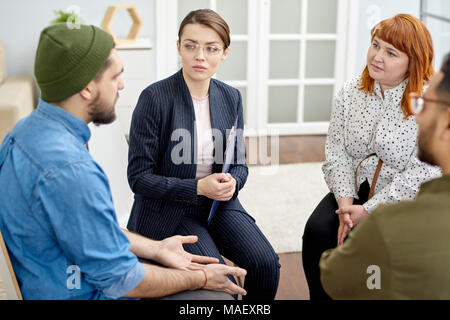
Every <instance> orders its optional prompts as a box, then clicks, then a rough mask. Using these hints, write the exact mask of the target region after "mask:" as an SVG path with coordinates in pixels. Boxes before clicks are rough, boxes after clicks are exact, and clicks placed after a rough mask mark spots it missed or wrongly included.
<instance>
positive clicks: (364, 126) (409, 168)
mask: <svg viewBox="0 0 450 320" xmlns="http://www.w3.org/2000/svg"><path fill="white" fill-rule="evenodd" d="M359 83H360V78H359V77H357V78H354V79H352V80H350V81H348V82H346V83H345V84H344V86H343V88H342V89H341V90H340V91H339V92H338V93H337V94H336V96H335V97H334V105H333V112H332V115H331V120H330V126H329V130H328V136H327V141H326V145H325V154H326V160H325V162H324V164H323V167H322V170H323V172H324V175H325V181H326V183H327V185H328V188H329V189H330V191H331V192H332V193H334V195H335V197H336V200H337V199H340V198H342V197H354V198H358V197H357V194H356V193H355V169H356V166H357V165H358V163H359V162H360V161H361V160H362V159H364V158H365V157H366V156H368V155H369V154H372V153H376V156H373V157H370V158H369V159H367V160H365V161H363V162H362V164H361V166H360V167H359V169H358V185H360V184H361V183H363V182H364V181H365V180H366V179H367V180H368V182H369V184H372V178H373V175H374V173H375V169H376V166H377V163H378V159H379V158H380V159H382V160H383V166H382V168H381V171H380V175H379V177H378V181H377V184H376V187H375V192H374V196H373V197H372V198H371V199H370V200H369V201H367V202H366V203H365V204H364V205H363V206H364V208H365V209H366V210H367V212H369V213H371V212H372V211H373V210H374V209H375V208H376V207H377V205H378V204H380V203H394V202H398V201H401V200H410V199H414V198H415V196H416V194H417V192H418V191H419V187H420V185H421V184H422V183H423V182H425V181H428V180H431V179H434V178H437V177H439V176H441V171H440V169H439V168H438V167H434V166H430V165H428V164H425V163H423V162H421V161H419V160H418V158H417V129H418V128H417V124H416V121H415V119H414V116H410V117H408V118H407V119H405V120H404V119H403V118H404V115H403V112H402V110H401V106H400V103H401V100H402V96H403V92H404V90H405V87H406V85H407V83H408V79H406V80H405V81H403V82H402V83H401V84H399V85H398V86H397V87H395V88H393V89H389V90H385V91H384V99H383V97H382V93H381V88H380V85H379V83H378V82H376V81H375V93H374V94H367V93H365V92H363V91H361V90H358V87H359Z"/></svg>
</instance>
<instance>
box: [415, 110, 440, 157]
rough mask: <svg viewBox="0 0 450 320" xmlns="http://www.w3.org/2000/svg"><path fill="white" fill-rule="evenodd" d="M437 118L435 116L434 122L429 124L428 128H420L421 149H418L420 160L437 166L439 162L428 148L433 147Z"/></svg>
mask: <svg viewBox="0 0 450 320" xmlns="http://www.w3.org/2000/svg"><path fill="white" fill-rule="evenodd" d="M436 123H437V119H436V118H434V120H433V121H432V123H430V125H429V126H428V128H427V129H426V130H419V135H418V138H417V139H418V145H419V149H418V151H417V157H418V158H419V160H420V161H422V162H425V163H428V164H431V165H432V166H437V165H438V163H437V161H436V159H435V157H434V155H433V154H432V152H430V151H429V149H428V148H430V147H431V143H432V137H433V134H434V128H436Z"/></svg>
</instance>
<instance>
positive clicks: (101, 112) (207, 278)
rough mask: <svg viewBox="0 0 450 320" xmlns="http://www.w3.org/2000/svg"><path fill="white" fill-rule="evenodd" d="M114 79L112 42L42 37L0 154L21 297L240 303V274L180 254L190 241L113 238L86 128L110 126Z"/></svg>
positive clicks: (81, 32) (80, 32)
mask: <svg viewBox="0 0 450 320" xmlns="http://www.w3.org/2000/svg"><path fill="white" fill-rule="evenodd" d="M122 72H123V65H122V62H121V60H120V58H119V57H118V55H117V52H116V50H115V49H114V42H113V39H112V37H111V36H110V35H109V34H108V33H106V32H104V31H103V30H101V29H99V28H97V27H94V26H85V25H81V26H80V28H79V29H73V28H72V29H70V28H68V27H67V26H66V24H56V25H53V26H50V27H47V28H45V29H44V30H43V31H42V33H41V36H40V39H39V45H38V48H37V52H36V61H35V75H36V79H37V82H38V84H39V87H40V89H41V99H39V105H38V106H37V109H36V110H35V111H33V113H32V114H31V115H30V116H28V117H26V118H24V119H22V120H21V121H19V122H18V123H17V125H16V126H15V127H14V129H13V130H12V131H11V132H9V133H8V134H7V136H6V137H5V139H4V140H3V143H2V145H1V148H0V190H1V192H0V229H1V232H2V234H3V237H4V240H5V242H6V244H7V246H8V251H9V254H10V258H11V262H12V265H13V268H14V271H15V273H16V276H17V279H18V282H19V286H20V290H21V293H22V295H23V297H24V298H25V299H118V298H137V297H163V296H168V295H173V294H175V293H178V292H181V291H186V290H196V289H207V290H197V291H188V292H192V294H188V293H181V294H179V295H178V297H179V298H185V299H193V298H200V299H221V298H222V299H226V298H230V296H229V295H228V294H226V293H224V292H227V293H229V294H245V291H244V290H243V289H242V288H240V287H238V286H236V285H235V284H233V283H232V282H231V281H230V280H228V277H227V274H233V275H236V276H244V275H245V273H246V272H245V270H243V269H240V268H234V267H229V266H224V265H221V264H218V263H217V262H218V261H217V259H215V258H210V257H201V256H196V255H191V254H189V253H187V252H186V251H184V250H183V244H185V243H194V242H196V241H197V237H195V236H187V237H182V236H175V237H171V238H167V239H164V240H162V241H153V240H150V239H147V238H144V237H142V236H139V235H137V234H133V233H131V232H128V231H127V230H121V229H120V227H119V225H118V222H117V219H116V215H115V211H114V206H113V202H112V198H111V192H110V189H109V184H108V179H107V177H106V175H105V173H104V172H103V170H102V169H101V168H100V166H99V165H98V164H97V163H96V162H95V161H94V160H93V159H92V157H91V155H90V154H89V151H88V149H87V145H88V141H89V138H90V130H89V128H88V126H87V124H88V123H90V122H94V123H96V124H107V123H111V122H112V121H114V119H115V112H114V104H115V102H116V101H117V98H118V96H119V93H118V92H119V91H120V90H122V89H123V88H124V84H123V82H122V79H121V74H122ZM137 256H139V257H140V258H143V259H148V260H153V261H155V262H157V263H159V264H161V265H163V266H166V267H162V266H161V267H160V266H157V265H156V264H143V263H141V262H140V261H139V260H138V258H137ZM202 263H211V264H207V265H203V264H202ZM213 291H223V292H220V293H219V292H216V293H213ZM183 294H185V295H183Z"/></svg>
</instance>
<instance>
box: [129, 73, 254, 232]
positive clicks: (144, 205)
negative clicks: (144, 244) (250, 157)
mask: <svg viewBox="0 0 450 320" xmlns="http://www.w3.org/2000/svg"><path fill="white" fill-rule="evenodd" d="M209 105H210V114H211V127H212V128H213V129H217V130H220V132H221V138H220V135H218V136H215V137H214V152H215V153H216V152H220V153H222V154H223V152H224V146H225V145H226V138H227V134H228V133H229V130H230V129H231V127H232V126H233V125H234V122H235V120H236V117H238V125H237V127H238V128H240V129H243V111H242V101H241V95H240V93H239V91H238V90H237V89H235V88H232V87H230V86H228V85H226V84H224V83H223V82H221V81H218V80H216V79H211V82H210V87H209ZM227 130H228V131H227ZM216 132H218V131H216ZM180 134H181V135H184V136H183V137H181V138H180ZM186 134H187V137H188V138H186ZM195 141H196V129H195V113H194V106H193V102H192V97H191V95H190V93H189V89H188V87H187V85H186V82H185V81H184V78H183V74H182V70H180V71H178V72H177V73H175V74H174V75H172V76H171V77H169V78H167V79H164V80H161V81H158V82H156V83H154V84H152V85H150V86H148V87H147V88H146V89H144V90H143V91H142V93H141V95H140V97H139V100H138V103H137V105H136V108H135V110H134V112H133V117H132V122H131V129H130V147H129V153H128V182H129V184H130V187H131V189H132V191H133V192H134V194H135V196H134V204H133V208H132V211H131V215H130V220H129V221H128V226H127V227H128V229H129V230H131V231H135V232H138V233H140V234H142V235H144V236H147V237H150V238H152V239H155V240H160V239H163V238H166V237H168V236H172V235H173V234H174V232H175V229H176V227H177V226H178V224H179V223H180V221H181V218H182V217H183V215H184V213H185V212H186V210H187V208H188V207H192V206H193V205H194V206H195V205H205V206H208V205H210V204H212V200H210V199H208V198H206V197H204V196H198V195H197V181H198V180H196V179H195V174H196V171H197V165H196V164H195V163H196V157H197V152H196V148H195V147H196V143H195ZM235 154H236V157H235V159H234V162H233V164H232V165H231V167H230V171H229V173H230V174H231V175H232V176H233V178H234V179H236V182H237V185H236V192H235V194H234V196H233V197H232V199H230V200H229V201H227V202H222V203H221V204H220V206H219V208H218V210H223V209H234V210H238V211H242V212H243V213H246V212H245V209H244V208H243V207H242V205H241V204H240V202H239V200H238V198H237V195H238V192H239V190H240V189H241V188H242V187H243V186H244V184H245V181H246V180H247V175H248V168H247V165H246V164H245V143H244V138H243V135H242V131H240V130H238V140H237V143H236V148H235ZM174 156H176V157H177V158H180V157H181V158H182V159H184V161H183V162H182V163H179V161H178V160H177V161H174ZM217 162H220V163H216V162H215V163H214V164H213V165H212V171H213V173H216V172H221V170H222V162H223V161H217Z"/></svg>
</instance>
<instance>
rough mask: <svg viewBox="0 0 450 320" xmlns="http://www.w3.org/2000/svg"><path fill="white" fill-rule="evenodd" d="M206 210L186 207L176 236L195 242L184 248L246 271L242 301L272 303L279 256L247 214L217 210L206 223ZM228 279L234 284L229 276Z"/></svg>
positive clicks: (205, 208) (197, 207) (278, 273)
mask: <svg viewBox="0 0 450 320" xmlns="http://www.w3.org/2000/svg"><path fill="white" fill-rule="evenodd" d="M208 213H209V206H207V207H206V206H192V207H189V208H188V210H187V212H186V214H185V215H184V217H183V219H182V221H181V223H180V224H179V225H178V227H177V229H176V232H175V234H180V235H197V236H198V241H197V242H196V243H194V244H187V245H184V248H185V250H186V251H188V252H190V253H192V254H198V255H203V256H211V257H215V258H218V259H219V260H220V262H221V263H225V262H224V260H223V258H222V255H223V256H224V257H226V258H227V259H229V260H231V261H233V262H234V263H235V264H236V265H237V266H239V267H241V268H243V269H246V270H247V275H246V277H245V281H244V289H245V290H246V291H247V295H246V296H244V297H242V299H243V300H273V299H274V298H275V295H276V293H277V289H278V282H279V278H280V267H281V266H280V264H279V261H278V255H277V254H276V253H275V251H274V250H273V248H272V246H271V244H270V243H269V241H268V240H267V239H266V237H265V236H264V235H263V233H262V232H261V230H260V229H259V228H258V226H257V225H256V224H255V221H254V220H253V219H252V218H251V217H250V216H249V215H247V214H245V213H243V212H241V211H237V210H229V209H227V210H217V212H216V214H215V215H214V217H213V219H212V220H211V223H210V224H209V225H208V224H207V223H206V221H207V217H208ZM229 277H230V279H231V280H232V281H233V282H235V280H234V278H233V277H232V276H229Z"/></svg>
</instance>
